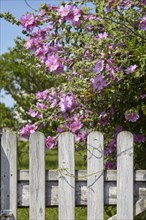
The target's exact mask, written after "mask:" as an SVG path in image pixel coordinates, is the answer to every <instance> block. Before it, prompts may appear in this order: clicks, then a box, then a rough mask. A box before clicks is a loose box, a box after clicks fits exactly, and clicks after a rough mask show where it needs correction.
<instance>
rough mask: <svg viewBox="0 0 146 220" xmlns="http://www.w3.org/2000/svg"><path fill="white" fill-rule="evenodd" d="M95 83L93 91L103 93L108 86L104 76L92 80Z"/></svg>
mask: <svg viewBox="0 0 146 220" xmlns="http://www.w3.org/2000/svg"><path fill="white" fill-rule="evenodd" d="M92 83H93V89H94V90H96V89H98V91H101V90H102V89H103V88H105V87H106V86H107V82H106V80H105V78H104V76H103V75H98V76H95V77H94V78H93V80H92Z"/></svg>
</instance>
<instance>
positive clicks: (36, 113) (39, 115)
mask: <svg viewBox="0 0 146 220" xmlns="http://www.w3.org/2000/svg"><path fill="white" fill-rule="evenodd" d="M29 114H30V116H31V117H32V118H42V117H43V116H42V114H41V113H39V112H38V111H37V112H35V111H34V109H32V108H31V109H29Z"/></svg>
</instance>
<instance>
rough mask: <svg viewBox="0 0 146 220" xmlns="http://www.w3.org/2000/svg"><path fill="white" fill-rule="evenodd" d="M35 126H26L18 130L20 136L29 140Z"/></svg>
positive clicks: (35, 128)
mask: <svg viewBox="0 0 146 220" xmlns="http://www.w3.org/2000/svg"><path fill="white" fill-rule="evenodd" d="M37 128H38V127H37V125H35V124H27V125H26V126H25V127H23V128H22V129H21V130H20V135H21V136H22V137H24V138H29V136H30V135H31V134H32V133H34V132H35V131H36V130H37Z"/></svg>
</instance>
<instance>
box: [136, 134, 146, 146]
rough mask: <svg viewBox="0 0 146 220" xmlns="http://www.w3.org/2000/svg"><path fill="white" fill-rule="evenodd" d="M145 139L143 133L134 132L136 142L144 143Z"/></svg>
mask: <svg viewBox="0 0 146 220" xmlns="http://www.w3.org/2000/svg"><path fill="white" fill-rule="evenodd" d="M145 140H146V138H145V136H144V135H143V134H134V141H135V142H136V143H139V144H141V143H144V142H145Z"/></svg>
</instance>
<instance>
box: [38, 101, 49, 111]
mask: <svg viewBox="0 0 146 220" xmlns="http://www.w3.org/2000/svg"><path fill="white" fill-rule="evenodd" d="M36 107H37V108H38V109H42V110H46V109H47V105H46V104H44V103H40V102H37V103H36Z"/></svg>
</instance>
